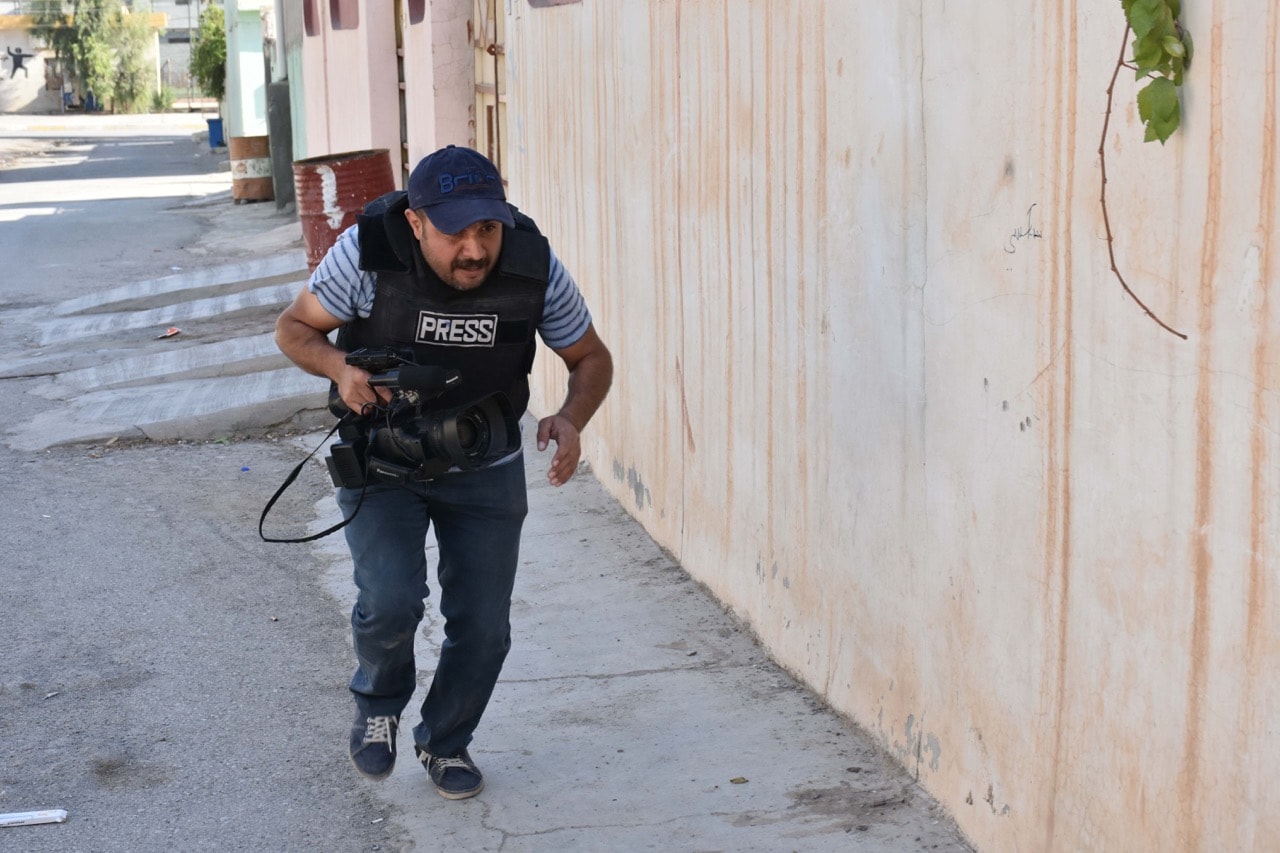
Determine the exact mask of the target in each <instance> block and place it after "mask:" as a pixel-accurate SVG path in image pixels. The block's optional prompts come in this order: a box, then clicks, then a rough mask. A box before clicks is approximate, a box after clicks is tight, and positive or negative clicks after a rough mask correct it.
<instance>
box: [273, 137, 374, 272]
mask: <svg viewBox="0 0 1280 853" xmlns="http://www.w3.org/2000/svg"><path fill="white" fill-rule="evenodd" d="M293 187H294V191H295V193H296V194H297V198H298V218H299V219H300V220H301V222H302V242H303V243H304V244H305V245H306V247H307V266H308V267H309V268H310V269H311V271H312V272H314V271H315V268H316V267H317V266H319V265H320V261H321V260H322V259H323V258H324V253H325V252H327V251H329V247H331V246H332V245H333V244H334V242H335V241H336V240H337V239H338V235H339V234H341V233H342V232H343V231H345V230H346V229H347V228H348V227H350V226H352V225H354V224H355V222H356V217H357V216H359V215H360V211H361V210H362V209H363V208H364V206H365V204H367V203H368V202H370V201H373V200H374V199H375V198H377V197H378V196H380V195H383V194H385V193H389V192H391V191H392V190H394V189H395V188H396V183H395V178H394V177H393V175H392V172H391V154H390V152H389V151H388V150H387V149H386V148H375V149H371V150H368V151H348V152H346V153H344V154H327V155H325V156H323V157H308V158H307V159H305V160H295V161H294V163H293Z"/></svg>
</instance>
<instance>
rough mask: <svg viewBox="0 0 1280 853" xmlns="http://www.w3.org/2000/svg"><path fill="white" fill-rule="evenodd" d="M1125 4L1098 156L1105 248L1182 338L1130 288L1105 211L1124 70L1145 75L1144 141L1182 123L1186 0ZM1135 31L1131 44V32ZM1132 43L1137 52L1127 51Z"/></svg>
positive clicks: (1187, 58) (1163, 137) (1187, 52)
mask: <svg viewBox="0 0 1280 853" xmlns="http://www.w3.org/2000/svg"><path fill="white" fill-rule="evenodd" d="M1120 5H1121V6H1122V7H1123V8H1124V15H1125V19H1126V26H1125V30H1124V40H1123V43H1122V44H1121V47H1120V58H1119V59H1117V60H1116V70H1115V72H1114V73H1113V74H1112V75H1111V85H1109V86H1107V112H1106V117H1105V118H1104V119H1103V122H1102V142H1101V143H1100V144H1099V146H1098V155H1099V157H1100V158H1101V163H1102V222H1103V225H1104V226H1105V227H1106V230H1107V252H1108V254H1109V255H1110V258H1111V271H1112V272H1113V273H1114V274H1115V276H1116V279H1117V280H1118V281H1119V282H1120V286H1121V287H1122V288H1124V292H1125V293H1127V294H1128V295H1129V297H1130V298H1131V299H1132V300H1133V301H1134V302H1136V303H1137V304H1138V307H1140V308H1141V309H1142V310H1143V311H1144V312H1146V314H1147V316H1148V317H1150V318H1151V319H1152V320H1154V321H1155V322H1156V324H1157V325H1159V326H1160V327H1161V328H1162V329H1164V330H1166V331H1168V332H1170V333H1172V334H1174V335H1177V336H1178V337H1180V338H1182V339H1183V340H1184V341H1185V340H1186V339H1187V336H1186V335H1184V334H1183V333H1182V332H1179V331H1177V330H1176V329H1174V328H1172V327H1171V326H1169V324H1167V323H1165V322H1164V321H1163V320H1161V319H1160V318H1159V317H1158V316H1156V314H1155V312H1154V311H1152V310H1151V309H1150V308H1148V307H1147V305H1146V303H1144V302H1143V301H1142V300H1141V299H1139V298H1138V296H1137V294H1136V293H1134V292H1133V290H1132V288H1130V287H1129V284H1128V282H1126V281H1125V279H1124V276H1123V275H1122V274H1121V272H1120V268H1119V265H1117V264H1116V251H1115V239H1114V237H1112V234H1111V217H1110V215H1109V213H1108V211H1107V153H1106V147H1107V129H1108V127H1109V126H1110V124H1111V108H1112V104H1113V102H1114V98H1115V89H1116V81H1117V80H1118V79H1119V78H1120V72H1121V70H1122V69H1125V68H1127V69H1129V70H1131V71H1133V72H1134V74H1135V75H1136V79H1138V80H1147V84H1146V85H1145V86H1144V87H1143V88H1142V89H1141V91H1139V92H1138V118H1140V119H1141V120H1142V123H1143V124H1144V125H1145V126H1146V129H1147V130H1146V138H1145V140H1144V141H1146V142H1153V141H1156V140H1159V142H1160V144H1161V145H1163V144H1164V143H1165V142H1167V141H1168V139H1169V137H1170V136H1172V135H1173V132H1174V131H1175V130H1177V129H1178V125H1179V124H1181V122H1182V105H1181V102H1180V100H1179V97H1178V90H1179V88H1180V87H1181V86H1182V77H1183V74H1184V73H1185V72H1186V71H1187V69H1188V68H1190V67H1191V54H1192V52H1193V48H1192V43H1191V34H1190V33H1188V32H1187V31H1186V30H1184V29H1183V28H1182V24H1181V22H1180V20H1179V18H1180V17H1181V15H1182V0H1120ZM1131 34H1132V35H1133V37H1134V38H1133V43H1132V45H1130V42H1129V36H1130V35H1131ZM1130 47H1132V49H1133V55H1132V57H1129V56H1128V52H1129V48H1130Z"/></svg>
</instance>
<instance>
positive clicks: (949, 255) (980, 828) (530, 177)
mask: <svg viewBox="0 0 1280 853" xmlns="http://www.w3.org/2000/svg"><path fill="white" fill-rule="evenodd" d="M507 11H508V15H509V18H508V27H509V29H508V34H509V36H508V45H507V59H508V65H509V71H508V74H509V77H510V81H509V82H510V97H509V110H510V115H511V122H510V123H511V127H510V128H509V129H508V134H509V136H508V139H509V143H510V148H509V151H510V163H509V166H508V169H507V177H508V179H509V180H510V182H511V195H512V199H513V201H515V202H516V203H517V204H519V205H520V206H521V207H522V208H523V209H525V210H527V211H528V212H529V213H530V214H531V215H533V216H534V217H535V218H536V219H537V220H538V221H539V223H540V224H541V225H542V226H543V227H544V230H546V231H547V232H548V233H549V235H550V236H551V238H552V242H553V244H554V245H555V246H556V248H557V251H558V253H559V254H560V255H561V256H562V257H563V258H564V260H565V262H566V263H567V265H568V266H569V268H570V269H571V270H572V271H573V272H574V273H575V275H576V276H577V277H578V279H579V281H580V282H581V284H582V285H583V288H584V290H585V291H586V293H587V296H588V299H589V300H590V303H591V305H592V308H593V309H594V312H595V318H596V323H597V325H598V326H599V327H600V331H601V333H602V335H603V336H604V338H605V340H606V341H607V342H608V343H609V344H610V345H611V347H612V348H613V349H614V352H615V356H616V359H617V365H618V376H617V381H616V387H615V390H614V392H613V395H612V396H611V398H610V400H609V401H608V403H607V404H606V406H605V408H604V410H603V411H602V412H601V414H600V415H599V416H598V418H597V420H596V421H595V422H594V423H593V424H592V426H591V428H590V429H589V434H588V436H587V443H588V446H589V455H590V458H591V461H592V462H593V464H594V467H595V470H596V472H597V474H598V475H599V476H600V478H601V479H602V481H604V482H605V483H606V485H607V486H608V487H609V488H610V489H611V490H612V491H613V493H614V494H615V495H617V496H618V498H619V499H621V500H622V501H624V503H625V504H626V505H627V506H628V507H629V509H630V511H631V512H632V513H633V514H634V515H635V516H636V517H637V518H638V519H640V520H641V521H642V522H643V523H644V525H645V526H646V527H647V528H648V529H649V530H650V531H651V532H652V533H653V535H654V536H655V537H656V538H657V540H658V541H659V542H660V543H661V544H662V545H663V546H665V547H666V548H668V549H670V550H671V551H672V552H673V553H674V554H675V556H676V557H677V558H678V559H679V560H680V562H681V563H682V564H683V565H684V566H685V568H686V569H687V570H688V571H689V572H690V573H691V574H692V575H693V576H695V577H696V578H698V579H699V580H701V581H702V582H704V583H705V584H706V585H707V586H708V587H709V588H710V589H711V590H712V591H713V592H714V593H715V594H716V595H717V596H718V597H719V598H720V599H721V600H722V601H723V602H724V603H725V604H726V605H727V606H728V607H730V608H732V609H733V611H734V612H736V613H737V614H738V615H739V616H740V617H741V618H742V619H744V620H746V621H747V622H748V623H750V625H751V626H752V628H753V629H754V630H755V631H756V632H757V633H758V634H759V636H760V638H761V640H762V641H763V643H764V644H765V645H766V646H767V647H768V649H769V650H770V652H771V653H772V654H773V655H774V656H775V658H776V659H777V660H779V661H780V662H781V663H782V664H783V665H785V666H786V667H788V668H789V669H790V670H792V671H793V672H794V673H796V674H797V675H798V676H800V677H801V678H802V679H803V680H805V681H806V682H808V683H809V684H810V685H812V686H813V687H814V689H815V690H817V691H818V692H819V693H821V694H822V695H823V696H824V697H825V698H826V699H827V700H828V701H829V702H830V703H831V704H832V705H833V706H835V707H836V708H838V709H839V710H841V711H843V712H846V713H848V714H849V715H850V716H851V717H852V718H853V719H855V720H856V721H857V722H859V723H860V724H861V725H863V726H864V727H866V728H867V729H868V730H869V731H870V732H872V733H873V734H874V735H875V736H877V737H878V738H879V739H880V740H881V741H882V742H883V743H884V745H885V746H886V747H887V748H888V749H890V750H892V751H893V752H894V753H895V754H896V755H897V756H898V757H899V758H901V760H902V761H904V762H905V763H906V765H907V766H908V767H909V768H911V769H912V770H913V771H914V772H915V773H916V774H917V775H918V777H919V778H920V779H921V781H922V782H923V784H924V785H925V786H927V787H928V788H929V790H930V791H932V792H933V793H934V794H935V795H936V796H938V797H939V798H940V799H941V800H942V801H943V802H944V803H945V804H947V805H948V806H949V807H950V808H951V809H952V811H953V812H954V813H955V814H956V816H957V818H958V820H959V821H960V823H961V825H962V826H963V827H964V829H965V831H966V832H967V833H968V834H969V835H970V837H971V838H972V839H973V840H974V841H975V842H976V843H977V844H978V845H979V846H980V847H981V848H982V849H984V850H992V851H997V850H998V851H1015V850H1017V851H1029V850H1061V851H1077V850H1275V849H1280V771H1278V770H1277V769H1276V768H1277V766H1280V735H1278V734H1277V729H1276V727H1275V726H1274V725H1273V718H1274V709H1275V708H1276V707H1277V700H1278V699H1280V681H1278V680H1277V678H1276V676H1275V674H1274V673H1276V672H1277V671H1278V667H1277V664H1280V653H1278V650H1280V645H1278V644H1277V640H1278V639H1280V637H1278V634H1280V612H1278V607H1280V589H1277V583H1276V579H1275V568H1276V566H1277V564H1278V560H1277V557H1278V556H1280V535H1278V533H1277V530H1278V527H1277V521H1278V516H1280V473H1278V471H1280V467H1278V465H1277V463H1278V462H1280V392H1278V390H1277V389H1278V388H1280V364H1278V360H1280V319H1278V315H1277V311H1278V303H1280V299H1277V296H1276V294H1275V279H1276V275H1277V272H1278V271H1280V229H1278V228H1277V218H1276V211H1277V203H1278V202H1280V185H1278V182H1277V172H1276V164H1277V159H1278V155H1280V141H1278V139H1280V137H1278V136H1277V132H1276V131H1277V115H1278V114H1280V96H1278V95H1277V72H1278V70H1280V69H1278V68H1277V66H1278V65H1280V7H1278V6H1277V5H1276V4H1275V3H1272V2H1268V0H1239V2H1233V3H1231V4H1229V5H1228V4H1227V3H1226V2H1225V0H1213V2H1206V3H1199V4H1187V5H1186V14H1185V17H1184V22H1185V23H1186V25H1187V26H1188V28H1189V29H1190V31H1191V32H1192V33H1193V35H1194V36H1195V38H1196V44H1197V47H1198V55H1197V58H1196V60H1195V63H1194V65H1193V67H1192V70H1191V73H1190V75H1189V77H1188V79H1187V85H1186V87H1185V99H1184V119H1183V121H1184V124H1183V128H1182V129H1181V130H1180V131H1179V132H1178V134H1177V135H1176V136H1175V138H1174V139H1173V140H1171V141H1170V143H1169V144H1168V145H1166V146H1164V147H1161V146H1160V145H1158V144H1143V142H1142V134H1143V130H1142V128H1141V126H1140V124H1139V123H1138V120H1137V116H1136V110H1135V107H1134V103H1133V101H1134V95H1135V92H1136V89H1135V86H1134V82H1133V75H1132V73H1131V72H1123V73H1121V74H1120V77H1119V82H1118V84H1117V101H1116V105H1115V109H1114V113H1113V115H1112V121H1111V130H1110V133H1109V134H1108V137H1107V139H1106V141H1105V142H1106V145H1105V151H1106V165H1107V169H1108V175H1109V177H1110V179H1111V180H1110V184H1109V185H1108V200H1109V204H1110V210H1111V222H1112V227H1113V230H1114V233H1115V238H1116V243H1115V247H1116V253H1117V259H1118V261H1119V263H1120V265H1121V268H1122V271H1123V272H1124V273H1125V275H1126V277H1127V280H1128V282H1129V283H1130V285H1131V286H1132V287H1133V288H1134V290H1135V292H1137V293H1138V294H1139V295H1140V296H1141V297H1142V298H1143V299H1144V301H1146V302H1147V303H1148V304H1149V305H1150V306H1151V308H1152V309H1153V311H1155V312H1156V314H1157V315H1159V316H1160V317H1161V318H1162V319H1164V320H1165V321H1166V322H1167V323H1169V324H1170V325H1171V326H1173V327H1174V328H1176V329H1177V330H1179V331H1182V332H1185V333H1186V334H1187V335H1188V336H1189V340H1185V341H1184V340H1182V339H1180V338H1178V337H1175V336H1174V335H1173V334H1171V333H1169V332H1167V331H1164V330H1162V329H1161V328H1159V327H1158V326H1157V325H1156V324H1155V323H1154V322H1153V321H1152V320H1151V319H1150V318H1148V317H1147V316H1146V315H1144V314H1143V312H1142V311H1141V309H1139V308H1138V307H1137V306H1136V304H1135V303H1134V302H1133V301H1132V300H1130V299H1128V298H1127V297H1126V296H1125V295H1124V294H1123V292H1122V290H1121V288H1120V285H1119V284H1118V283H1117V281H1116V279H1115V277H1114V276H1113V275H1112V273H1111V270H1110V264H1109V260H1108V256H1107V243H1106V241H1105V239H1104V228H1103V221H1102V216H1101V208H1100V203H1099V194H1100V184H1101V182H1100V158H1099V155H1098V149H1099V143H1100V141H1101V133H1102V122H1103V117H1104V114H1105V111H1106V99H1107V87H1108V84H1109V82H1110V78H1111V75H1112V72H1113V71H1114V69H1115V65H1116V60H1117V56H1118V54H1119V51H1120V49H1121V46H1122V43H1123V37H1124V21H1123V17H1122V14H1121V11H1120V6H1119V4H1118V3H1115V2H1112V0H1069V2H1066V3H1047V2H1041V0H1032V2H1029V3H1025V4H1010V3H1004V2H1001V3H996V2H982V3H965V4H956V3H952V4H938V3H928V2H924V0H916V2H905V3H880V2H871V0H831V2H802V0H768V1H767V2H766V0H719V2H707V0H701V2H688V0H685V1H684V2H681V0H667V2H658V0H592V2H584V3H581V4H569V5H562V6H557V7H555V8H545V9H534V8H531V7H530V6H529V5H528V4H527V3H526V2H524V0H508V2H507ZM540 363H541V365H542V367H541V368H540V371H539V374H538V379H539V383H538V385H539V391H538V394H537V399H536V400H535V404H534V407H535V409H540V410H541V411H544V412H545V411H548V410H550V409H552V408H554V407H555V406H556V405H557V404H558V402H559V398H560V396H561V394H562V389H563V382H562V376H561V374H560V370H559V369H558V368H556V367H555V365H554V360H553V359H546V358H544V359H542V360H541V362H540ZM734 713H735V712H734V711H733V710H732V709H726V717H725V724H726V725H732V720H733V714H734Z"/></svg>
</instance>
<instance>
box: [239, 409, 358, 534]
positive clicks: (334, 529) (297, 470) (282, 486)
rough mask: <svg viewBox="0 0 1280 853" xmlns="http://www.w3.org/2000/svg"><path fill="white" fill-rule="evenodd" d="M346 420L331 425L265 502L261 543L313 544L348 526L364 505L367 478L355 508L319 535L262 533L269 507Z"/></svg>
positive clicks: (259, 518) (259, 520) (260, 532)
mask: <svg viewBox="0 0 1280 853" xmlns="http://www.w3.org/2000/svg"><path fill="white" fill-rule="evenodd" d="M346 419H347V416H345V415H344V416H343V417H342V419H341V420H339V421H338V422H337V423H336V424H334V425H333V429H331V430H329V434H328V435H326V436H325V437H324V438H322V439H320V443H319V444H318V445H316V449H315V450H313V451H311V452H310V453H308V454H307V455H306V457H305V458H304V459H303V460H302V461H301V462H299V463H298V464H297V465H295V466H294V468H293V470H292V471H290V472H289V476H288V477H285V479H284V482H283V483H281V484H280V488H278V489H276V493H275V494H274V495H272V496H271V500H269V501H267V505H266V506H265V507H263V508H262V515H261V516H259V517H258V535H259V536H260V537H262V541H263V542H283V543H287V544H296V543H301V542H314V541H315V540H317V539H323V538H324V537H326V536H328V535H329V534H330V533H336V532H337V531H339V530H341V529H342V528H344V527H346V526H347V525H348V524H350V523H351V519H353V518H355V517H356V513H358V512H359V511H360V506H361V505H362V504H363V503H364V494H365V491H366V490H367V489H368V488H369V479H368V477H366V478H365V482H364V486H362V487H361V489H360V500H358V501H356V508H355V509H354V510H352V511H351V515H350V516H349V517H347V518H344V519H342V521H340V522H338V523H337V524H335V525H333V526H332V527H330V528H329V529H327V530H322V531H320V532H319V533H316V534H313V535H311V536H305V537H303V538H301V539H273V538H271V537H270V536H267V535H266V534H265V533H263V532H262V525H263V523H264V522H265V521H266V520H267V513H269V512H271V507H273V506H275V504H276V501H278V500H280V496H281V495H283V494H284V490H285V489H287V488H289V486H291V485H293V481H294V480H296V479H298V475H299V474H301V473H302V468H303V466H305V465H306V464H307V462H309V461H310V460H311V457H312V456H315V455H316V453H318V452H319V451H320V448H322V447H324V443H325V442H326V441H328V440H329V439H330V438H332V437H333V434H334V433H335V432H337V431H338V427H340V426H342V424H343V422H344V421H346ZM365 461H366V464H367V462H368V460H365Z"/></svg>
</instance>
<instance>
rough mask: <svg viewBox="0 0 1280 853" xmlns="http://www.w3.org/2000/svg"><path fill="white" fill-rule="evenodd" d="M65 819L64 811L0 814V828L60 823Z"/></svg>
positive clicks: (65, 813)
mask: <svg viewBox="0 0 1280 853" xmlns="http://www.w3.org/2000/svg"><path fill="white" fill-rule="evenodd" d="M66 819H67V811H66V809H45V810H43V811H38V812H10V813H9V814H0V826H34V825H35V824H39V823H62V822H63V821H65V820H66Z"/></svg>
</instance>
